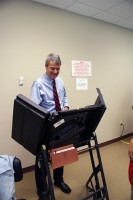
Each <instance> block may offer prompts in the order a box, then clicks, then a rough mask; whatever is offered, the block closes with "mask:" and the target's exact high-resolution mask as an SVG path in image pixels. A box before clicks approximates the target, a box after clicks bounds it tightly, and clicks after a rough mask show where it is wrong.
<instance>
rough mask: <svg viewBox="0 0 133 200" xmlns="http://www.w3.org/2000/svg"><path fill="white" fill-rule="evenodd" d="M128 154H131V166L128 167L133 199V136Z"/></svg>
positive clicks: (132, 198) (132, 197) (132, 199)
mask: <svg viewBox="0 0 133 200" xmlns="http://www.w3.org/2000/svg"><path fill="white" fill-rule="evenodd" d="M128 156H129V159H130V161H129V168H128V176H129V181H130V184H131V200H133V138H132V139H131V140H130V143H129V148H128Z"/></svg>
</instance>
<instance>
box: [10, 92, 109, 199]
mask: <svg viewBox="0 0 133 200" xmlns="http://www.w3.org/2000/svg"><path fill="white" fill-rule="evenodd" d="M97 93H98V97H97V98H96V101H95V103H94V105H88V106H85V107H83V108H79V109H74V110H68V111H59V112H54V113H50V112H48V111H47V110H45V109H44V108H42V107H40V106H39V105H37V104H35V103H34V102H32V101H31V100H30V99H28V98H26V97H25V96H23V95H22V94H19V95H18V96H17V97H16V98H15V100H14V107H13V120H12V138H13V139H14V140H15V141H16V142H18V143H19V144H20V145H22V146H23V147H24V148H26V149H27V150H28V151H29V152H31V153H32V154H33V155H35V156H36V155H39V161H40V166H41V172H42V177H43V180H44V185H45V188H44V190H45V191H46V198H45V199H44V200H55V195H54V189H53V183H52V179H51V174H50V165H51V166H52V168H53V169H54V168H56V167H59V166H60V165H62V164H63V163H64V165H65V164H68V163H71V162H75V161H77V160H78V157H77V149H78V148H79V147H83V146H87V149H88V153H89V155H90V158H88V162H90V161H91V165H92V173H91V169H90V168H89V169H88V173H91V175H90V176H89V178H88V180H87V182H86V189H87V191H88V192H87V194H88V195H87V196H86V197H84V198H82V199H81V200H87V199H93V200H102V199H106V200H109V196H108V190H107V185H106V180H105V175H104V171H103V166H102V161H101V156H100V150H99V145H98V141H97V136H96V133H95V131H96V128H97V126H98V124H99V122H100V120H101V118H102V116H103V114H104V112H105V110H106V105H105V102H104V100H103V96H102V94H101V92H100V90H99V89H98V88H97ZM94 154H95V155H94ZM56 156H57V157H56ZM60 161H61V162H60ZM62 162H63V163H62ZM81 170H83V168H82V169H81ZM46 185H47V186H46Z"/></svg>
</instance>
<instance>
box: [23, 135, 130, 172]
mask: <svg viewBox="0 0 133 200" xmlns="http://www.w3.org/2000/svg"><path fill="white" fill-rule="evenodd" d="M132 136H133V133H128V134H126V135H123V136H122V137H118V138H115V139H112V140H109V141H106V142H103V143H100V144H99V148H101V147H104V146H106V145H109V144H113V143H115V142H118V141H120V140H123V139H126V138H129V137H132ZM87 150H88V149H87V148H86V149H83V150H81V151H79V152H78V153H79V154H81V153H85V152H86V151H87ZM34 169H35V166H34V165H32V166H29V167H25V168H23V173H27V172H31V171H33V170H34Z"/></svg>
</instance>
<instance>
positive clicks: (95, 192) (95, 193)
mask: <svg viewBox="0 0 133 200" xmlns="http://www.w3.org/2000/svg"><path fill="white" fill-rule="evenodd" d="M92 141H93V142H94V145H93V146H92V145H91V142H92ZM94 148H95V150H96V157H97V162H98V164H97V165H96V164H95V159H94V156H93V151H94ZM88 150H89V154H90V158H91V164H92V170H93V172H92V174H91V176H90V177H89V179H88V181H87V183H86V187H87V189H89V191H90V192H91V194H90V195H88V196H87V197H85V198H83V199H82V200H87V199H90V198H91V199H92V197H93V200H104V199H106V200H109V196H108V191H107V185H106V181H105V176H104V171H103V166H102V161H101V156H100V151H99V146H98V142H97V137H96V135H95V134H94V133H93V134H92V137H91V139H90V140H89V141H88ZM99 178H101V180H102V181H101V182H102V183H101V182H100V181H99ZM93 179H94V180H93Z"/></svg>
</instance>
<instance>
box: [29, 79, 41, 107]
mask: <svg viewBox="0 0 133 200" xmlns="http://www.w3.org/2000/svg"><path fill="white" fill-rule="evenodd" d="M31 100H32V101H34V102H35V103H36V104H40V103H41V101H42V98H41V94H40V86H39V83H38V82H36V81H34V82H33V84H32V87H31Z"/></svg>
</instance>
